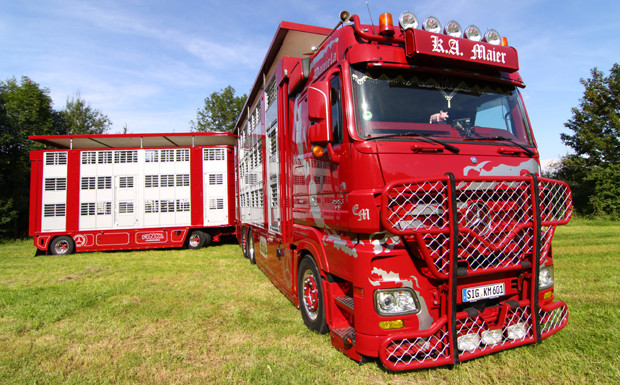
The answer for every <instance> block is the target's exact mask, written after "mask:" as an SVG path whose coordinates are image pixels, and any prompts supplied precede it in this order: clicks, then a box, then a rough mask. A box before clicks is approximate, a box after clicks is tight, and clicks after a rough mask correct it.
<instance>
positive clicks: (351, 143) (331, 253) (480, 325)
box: [236, 12, 572, 370]
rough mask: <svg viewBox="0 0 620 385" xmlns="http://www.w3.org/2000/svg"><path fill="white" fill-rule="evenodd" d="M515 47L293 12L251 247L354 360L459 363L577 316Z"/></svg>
mask: <svg viewBox="0 0 620 385" xmlns="http://www.w3.org/2000/svg"><path fill="white" fill-rule="evenodd" d="M518 69H519V62H518V57H517V51H516V50H515V48H512V47H510V46H508V43H507V40H506V39H505V38H502V37H500V35H499V34H498V33H497V32H496V31H494V30H489V31H487V32H486V33H485V34H484V35H483V34H482V33H481V32H480V30H479V29H478V28H477V27H475V26H469V27H468V28H466V29H465V30H464V31H463V30H462V28H461V27H460V25H459V24H458V23H457V22H455V21H451V22H449V23H447V24H446V25H445V27H444V28H442V27H441V25H440V23H439V21H438V20H437V19H435V18H432V17H429V18H427V19H426V20H424V22H422V23H419V21H418V19H417V18H416V17H415V15H414V14H413V13H411V12H403V14H402V15H401V17H400V18H399V26H394V25H393V23H392V16H391V15H390V14H383V15H381V17H380V21H379V24H378V25H377V26H374V25H362V24H361V23H360V19H359V17H358V16H356V15H353V16H350V15H349V14H348V13H347V12H342V13H341V22H340V23H339V24H338V25H337V26H336V28H334V29H333V30H330V29H325V28H320V27H315V26H308V25H301V24H296V23H290V22H282V23H281V24H280V25H279V28H278V29H277V32H276V34H275V37H274V38H273V41H272V43H271V46H270V48H269V50H268V52H267V54H266V56H265V59H264V61H263V64H262V66H261V68H260V72H259V74H258V75H257V77H256V81H255V83H254V86H253V88H252V89H251V91H250V93H249V97H248V99H247V102H246V104H245V107H244V109H243V112H242V114H241V116H240V117H239V119H238V121H237V125H236V133H238V135H239V141H238V148H237V157H238V159H237V167H238V170H237V173H238V176H239V179H238V180H239V181H238V184H237V189H238V193H237V207H238V209H237V216H238V221H237V237H238V238H239V241H240V244H241V246H242V249H243V253H244V255H245V256H246V257H248V258H249V259H250V261H251V262H252V263H256V264H257V265H258V266H259V267H260V269H262V270H263V271H264V272H265V274H266V275H267V276H268V277H269V278H270V279H271V281H272V282H273V283H274V284H275V286H277V287H278V289H280V290H281V291H282V293H283V294H284V295H285V296H286V297H287V298H289V300H290V301H291V302H292V303H293V304H295V305H296V306H298V307H299V308H300V311H301V315H302V318H303V321H304V322H305V324H306V325H307V326H308V328H310V329H311V330H314V331H317V332H319V333H327V332H329V333H330V335H331V341H332V344H333V345H334V346H335V347H336V348H338V349H340V350H341V351H342V352H344V353H345V354H346V355H348V356H349V357H351V358H352V359H354V360H358V361H361V360H363V359H364V358H366V357H378V358H379V359H380V360H381V362H382V363H383V364H384V365H385V367H387V368H388V369H390V370H407V369H418V368H424V367H431V366H439V365H454V364H457V363H459V362H461V361H465V360H469V359H473V358H476V357H479V356H483V355H488V354H490V353H494V352H497V351H500V350H505V349H508V348H513V347H516V346H520V345H525V344H531V343H540V342H541V340H542V339H544V338H547V337H548V336H550V335H551V334H554V333H556V332H557V331H559V330H561V329H562V328H563V327H564V326H565V325H566V323H567V320H568V308H567V306H566V304H565V303H564V302H562V301H560V300H556V299H555V298H554V275H553V254H552V248H551V239H552V237H553V234H554V231H555V228H556V226H557V225H561V224H566V223H568V221H569V220H570V217H571V213H572V204H571V193H570V190H569V188H568V186H567V185H566V184H565V183H563V182H560V181H555V180H551V179H547V178H543V177H541V173H540V165H539V154H538V151H537V148H536V142H535V140H534V136H533V133H532V129H531V124H530V122H529V118H528V116H527V113H526V110H525V107H524V104H523V99H522V97H521V95H520V92H519V89H521V88H523V87H524V86H525V84H524V83H523V81H522V79H521V77H520V75H519V73H518Z"/></svg>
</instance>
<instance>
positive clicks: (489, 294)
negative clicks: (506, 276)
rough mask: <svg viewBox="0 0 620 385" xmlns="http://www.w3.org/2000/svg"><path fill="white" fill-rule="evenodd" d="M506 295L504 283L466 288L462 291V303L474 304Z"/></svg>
mask: <svg viewBox="0 0 620 385" xmlns="http://www.w3.org/2000/svg"><path fill="white" fill-rule="evenodd" d="M504 294H506V291H505V290H504V283H503V282H502V283H495V284H493V285H485V286H476V287H468V288H467V289H463V302H475V301H480V300H481V299H488V298H497V297H500V296H502V295H504Z"/></svg>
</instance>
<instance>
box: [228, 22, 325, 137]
mask: <svg viewBox="0 0 620 385" xmlns="http://www.w3.org/2000/svg"><path fill="white" fill-rule="evenodd" d="M330 32H331V29H329V28H323V27H316V26H313V25H307V24H299V23H293V22H290V21H282V22H280V25H279V26H278V30H277V31H276V34H275V35H274V37H273V40H272V41H271V45H270V46H269V49H268V50H267V53H266V54H265V59H264V60H263V64H262V65H261V69H260V71H259V72H258V75H257V76H256V80H255V81H254V85H253V86H252V89H251V90H250V93H249V94H248V98H247V100H246V102H245V105H244V106H243V110H242V111H241V114H240V116H239V118H238V120H237V124H239V123H242V122H243V121H244V120H245V119H246V118H247V115H248V108H250V107H252V106H253V105H254V104H255V103H256V98H257V95H258V94H259V91H260V90H261V89H262V88H263V87H265V86H266V84H263V83H264V81H265V80H269V79H270V78H271V76H272V75H273V72H274V71H275V68H276V66H277V64H278V63H279V61H280V60H281V59H282V57H283V56H292V57H298V58H302V57H304V56H307V55H306V54H308V53H311V52H312V47H313V46H318V45H319V44H320V43H321V42H322V41H323V40H324V39H325V37H326V36H327V35H329V33H330ZM236 129H238V127H237V128H236Z"/></svg>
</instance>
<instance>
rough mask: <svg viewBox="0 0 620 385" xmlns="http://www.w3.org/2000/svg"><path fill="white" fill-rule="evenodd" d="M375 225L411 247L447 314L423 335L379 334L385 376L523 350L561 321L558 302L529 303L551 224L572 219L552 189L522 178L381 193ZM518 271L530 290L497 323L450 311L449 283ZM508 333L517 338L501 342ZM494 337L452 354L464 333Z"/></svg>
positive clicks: (562, 194)
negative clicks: (439, 289)
mask: <svg viewBox="0 0 620 385" xmlns="http://www.w3.org/2000/svg"><path fill="white" fill-rule="evenodd" d="M382 203H383V204H382V207H383V209H382V213H381V221H382V224H383V226H384V227H385V228H386V229H387V231H389V232H391V233H392V234H395V235H400V236H401V237H402V238H403V239H404V240H405V242H406V243H407V244H410V245H413V247H416V248H417V251H418V255H420V256H421V257H422V258H423V259H424V260H425V261H426V264H427V266H428V267H429V270H430V271H431V273H432V274H433V275H434V276H435V277H436V278H437V279H440V280H444V281H447V283H448V288H449V289H448V297H447V298H448V303H447V305H448V307H447V310H448V314H444V315H443V316H442V317H440V318H439V319H438V320H436V321H435V322H434V323H433V326H432V327H431V328H430V329H428V330H425V331H420V332H417V333H411V332H409V333H408V334H392V335H389V336H388V337H387V338H386V339H385V340H384V341H383V343H382V345H381V348H380V351H379V357H380V359H381V361H382V362H383V364H384V365H385V366H386V367H387V368H388V369H391V370H407V369H419V368H424V367H431V366H440V365H452V364H457V363H458V362H460V361H464V360H469V359H472V358H475V357H479V356H482V355H486V354H489V353H493V352H496V351H499V350H504V349H508V348H512V347H517V346H521V345H525V344H530V343H540V342H541V340H542V339H543V338H546V337H548V336H550V335H551V334H554V333H556V332H557V331H559V330H561V329H562V328H564V326H566V323H567V322H568V307H567V306H566V304H565V303H564V302H562V301H556V302H553V303H551V304H546V305H542V306H540V305H539V301H538V298H539V289H538V272H539V268H540V262H541V261H542V260H543V259H544V258H546V257H547V255H548V254H549V251H550V249H551V239H552V237H553V233H554V231H555V226H557V225H562V224H566V223H568V222H569V221H570V218H571V215H572V204H571V192H570V189H569V187H568V185H567V184H566V183H564V182H561V181H556V180H552V179H547V178H539V177H538V176H537V175H534V174H529V175H526V176H521V177H502V178H462V179H459V180H457V179H456V178H455V177H454V176H453V175H452V174H446V175H445V176H442V177H439V178H435V179H433V180H422V179H420V180H408V181H404V182H395V183H391V184H390V185H388V186H387V187H386V188H385V189H384V191H383V194H382ZM515 269H521V270H523V269H525V270H527V271H529V272H530V273H531V277H532V281H533V282H532V285H531V289H530V290H528V293H527V295H526V297H527V298H525V299H522V300H520V301H514V300H512V301H505V302H503V303H501V304H500V305H501V307H502V309H503V310H502V312H501V313H500V315H499V316H498V317H497V322H495V323H493V324H492V325H491V324H488V323H487V322H486V321H485V319H484V318H483V317H482V316H481V314H478V315H473V314H469V313H468V312H466V311H460V312H457V280H458V276H462V275H468V276H470V275H482V274H489V273H495V272H500V271H507V270H515ZM514 325H518V327H519V328H520V329H521V330H522V335H518V336H517V337H515V336H514V335H513V336H512V337H509V333H508V332H507V330H508V328H509V327H511V326H514ZM497 329H501V332H500V333H499V334H498V336H497V338H499V339H497V340H495V341H493V342H492V343H488V344H484V343H481V344H480V345H479V346H477V347H475V348H473V349H468V350H464V351H462V350H459V347H458V346H459V345H458V340H459V337H463V336H465V335H469V334H475V335H478V336H479V335H480V334H482V333H483V332H487V331H492V330H495V331H497Z"/></svg>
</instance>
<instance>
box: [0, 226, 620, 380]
mask: <svg viewBox="0 0 620 385" xmlns="http://www.w3.org/2000/svg"><path fill="white" fill-rule="evenodd" d="M554 253H555V256H556V258H555V278H556V292H555V296H556V298H558V299H563V300H564V301H565V302H566V303H567V304H568V305H569V308H570V318H569V323H568V326H567V327H566V328H565V329H564V330H562V331H561V332H559V333H558V334H556V335H554V336H551V337H550V338H548V339H546V340H545V341H543V343H542V344H541V345H537V346H534V345H532V346H526V347H521V348H517V349H513V350H509V351H504V352H501V353H497V354H493V355H490V356H487V357H483V358H481V359H477V360H473V361H468V362H465V363H463V364H461V365H459V366H456V367H454V368H445V367H444V368H436V369H430V370H420V371H413V372H405V373H392V372H388V371H386V370H385V369H384V368H383V367H382V366H381V365H380V363H379V362H378V361H371V362H369V363H366V364H364V365H362V366H360V365H358V364H357V363H356V362H354V361H352V360H350V359H349V358H347V357H345V356H344V355H343V354H341V353H340V352H339V351H337V350H336V349H335V348H334V347H332V346H331V343H330V339H329V336H328V335H317V334H315V333H312V332H310V331H308V330H307V329H306V327H305V326H304V324H303V322H302V320H301V316H300V315H299V312H298V310H297V309H296V308H295V307H294V306H293V305H292V304H291V303H290V302H288V300H286V299H285V297H284V296H283V295H282V294H281V293H280V292H279V291H278V289H276V288H275V287H274V286H273V285H272V284H271V283H270V282H269V280H268V279H267V277H266V276H265V275H264V274H263V273H262V272H261V271H260V270H259V269H258V268H257V267H256V266H252V265H250V264H249V262H248V260H247V259H244V258H243V257H242V255H241V251H240V248H239V246H238V245H235V244H224V245H220V246H215V247H210V248H207V249H203V250H199V251H192V250H158V251H135V252H108V253H105V252H102V253H83V254H74V255H70V256H65V257H55V256H37V257H35V256H34V254H35V249H34V247H33V246H32V243H31V241H30V240H27V241H15V242H9V243H4V244H1V245H0V383H1V384H86V383H91V384H92V383H96V384H106V383H115V384H118V383H135V384H183V383H190V384H192V383H193V384H208V383H221V384H272V383H276V384H288V383H300V384H307V383H316V384H438V383H459V384H494V383H508V384H511V383H512V384H522V383H531V384H561V383H566V384H574V383H579V384H581V383H601V384H615V383H620V358H619V357H620V330H619V327H620V305H619V303H620V277H619V273H620V223H619V222H604V221H585V220H574V221H573V222H572V223H571V224H570V225H568V226H564V227H560V228H559V229H558V231H557V234H556V238H555V242H554Z"/></svg>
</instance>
